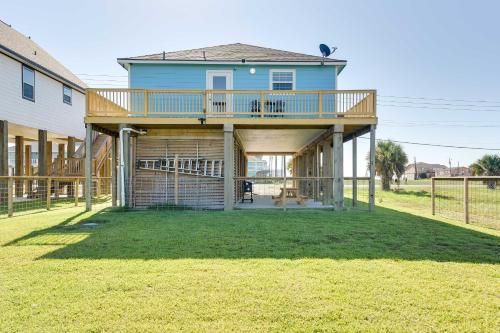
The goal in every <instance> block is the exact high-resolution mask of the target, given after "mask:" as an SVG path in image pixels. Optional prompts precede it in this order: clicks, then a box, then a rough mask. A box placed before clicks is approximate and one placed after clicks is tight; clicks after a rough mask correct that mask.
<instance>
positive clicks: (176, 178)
mask: <svg viewBox="0 0 500 333" xmlns="http://www.w3.org/2000/svg"><path fill="white" fill-rule="evenodd" d="M174 203H175V205H176V206H177V205H179V155H178V154H175V157H174Z"/></svg>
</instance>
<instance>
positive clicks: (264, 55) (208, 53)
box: [118, 43, 346, 65]
mask: <svg viewBox="0 0 500 333" xmlns="http://www.w3.org/2000/svg"><path fill="white" fill-rule="evenodd" d="M140 61H165V62H190V61H192V62H199V61H201V62H215V63H216V62H239V63H241V62H277V63H279V62H296V63H301V62H317V63H322V62H324V63H338V64H342V65H345V62H346V61H345V60H338V59H331V58H323V57H320V56H313V55H308V54H302V53H296V52H290V51H282V50H276V49H271V48H266V47H261V46H254V45H248V44H241V43H235V44H226V45H218V46H211V47H203V48H198V49H192V50H182V51H174V52H163V53H156V54H150V55H143V56H137V57H129V58H118V62H119V63H121V64H125V63H131V62H140Z"/></svg>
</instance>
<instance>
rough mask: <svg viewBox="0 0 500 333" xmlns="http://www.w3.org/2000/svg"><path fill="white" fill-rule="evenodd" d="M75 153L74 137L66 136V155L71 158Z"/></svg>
mask: <svg viewBox="0 0 500 333" xmlns="http://www.w3.org/2000/svg"><path fill="white" fill-rule="evenodd" d="M74 155H75V137H73V136H68V148H67V151H66V157H68V158H72V157H74Z"/></svg>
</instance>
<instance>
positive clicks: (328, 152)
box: [323, 139, 333, 205]
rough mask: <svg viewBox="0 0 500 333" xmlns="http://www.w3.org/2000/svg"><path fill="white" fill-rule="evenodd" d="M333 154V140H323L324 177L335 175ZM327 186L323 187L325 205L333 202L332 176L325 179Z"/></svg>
mask: <svg viewBox="0 0 500 333" xmlns="http://www.w3.org/2000/svg"><path fill="white" fill-rule="evenodd" d="M332 161H333V154H332V145H331V140H328V139H327V140H325V141H324V142H323V177H332V176H333V173H332V172H333V168H332ZM325 182H326V184H325V186H324V188H323V191H324V192H323V205H331V203H332V190H333V184H332V178H328V179H325Z"/></svg>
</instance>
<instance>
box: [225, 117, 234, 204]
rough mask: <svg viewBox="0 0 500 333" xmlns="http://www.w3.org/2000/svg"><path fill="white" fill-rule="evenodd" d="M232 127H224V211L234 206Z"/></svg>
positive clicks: (228, 125)
mask: <svg viewBox="0 0 500 333" xmlns="http://www.w3.org/2000/svg"><path fill="white" fill-rule="evenodd" d="M233 130H234V126H233V125H232V124H225V125H224V210H233V206H234V183H233V177H234V134H233Z"/></svg>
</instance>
